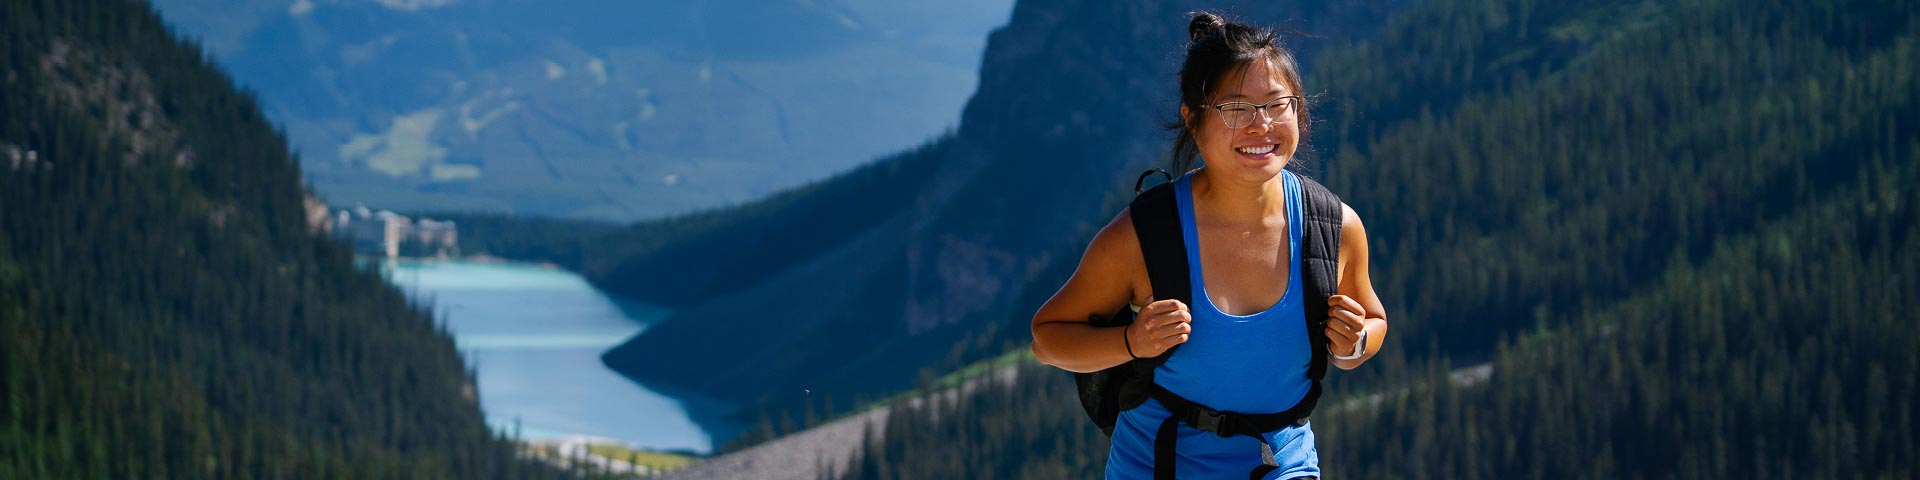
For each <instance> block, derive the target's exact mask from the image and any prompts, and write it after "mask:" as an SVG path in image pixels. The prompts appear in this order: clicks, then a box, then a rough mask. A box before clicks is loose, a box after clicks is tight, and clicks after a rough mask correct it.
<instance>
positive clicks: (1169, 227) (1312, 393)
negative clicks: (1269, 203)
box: [1074, 169, 1343, 478]
mask: <svg viewBox="0 0 1920 480" xmlns="http://www.w3.org/2000/svg"><path fill="white" fill-rule="evenodd" d="M1155 173H1159V174H1161V175H1163V176H1166V177H1167V178H1168V179H1169V180H1170V181H1168V182H1166V183H1161V184H1159V185H1157V186H1155V187H1153V188H1151V189H1147V190H1145V191H1141V186H1142V185H1143V184H1144V183H1145V182H1146V180H1147V178H1148V177H1150V176H1152V175H1153V174H1155ZM1295 177H1297V178H1298V179H1299V181H1300V194H1301V195H1300V198H1301V201H1302V202H1303V205H1302V207H1303V208H1302V209H1301V210H1302V211H1303V212H1304V213H1305V215H1304V216H1305V219H1304V220H1305V221H1306V224H1305V225H1303V227H1304V230H1303V235H1302V236H1301V245H1300V264H1301V268H1302V269H1303V270H1302V271H1301V272H1300V273H1301V279H1302V280H1304V281H1305V282H1306V284H1305V285H1303V286H1302V288H1303V290H1302V291H1303V292H1305V293H1306V298H1305V300H1306V301H1305V302H1304V304H1305V309H1306V322H1307V343H1308V344H1310V345H1312V346H1313V355H1312V356H1311V358H1312V359H1313V360H1312V364H1311V365H1309V366H1308V368H1307V379H1308V380H1310V381H1312V382H1313V384H1312V386H1311V387H1310V389H1309V390H1308V391H1307V395H1306V396H1305V397H1303V398H1301V399H1300V401H1299V403H1296V404H1294V406H1293V407H1292V408H1288V409H1287V410H1285V411H1282V412H1276V413H1267V414H1242V413H1235V412H1220V411H1217V410H1213V409H1210V408H1207V407H1206V406H1205V405H1200V404H1197V403H1194V402H1192V401H1189V400H1186V399H1184V398H1180V396H1179V395H1175V394H1174V393H1173V392H1170V391H1167V390H1166V389H1163V388H1159V387H1158V386H1157V385H1155V384H1154V382H1153V372H1154V369H1155V368H1158V367H1159V366H1160V364H1163V363H1166V361H1167V358H1168V357H1171V356H1172V355H1173V353H1174V352H1175V351H1178V350H1179V348H1180V347H1179V346H1175V347H1174V348H1171V349H1168V350H1167V351H1166V352H1164V353H1161V354H1160V356H1157V357H1151V358H1140V359H1135V360H1132V361H1128V362H1127V363H1123V364H1120V365H1116V366H1113V367H1111V368H1108V369H1105V370H1101V371H1097V372H1092V373H1076V374H1074V383H1075V384H1077V386H1078V387H1079V393H1080V406H1081V407H1082V408H1084V409H1085V410H1086V412H1087V416H1088V417H1089V418H1092V419H1093V422H1094V424H1095V425H1097V426H1099V427H1100V431H1101V432H1104V433H1106V434H1107V436H1113V426H1114V423H1115V422H1117V421H1118V420H1119V416H1120V412H1121V411H1123V410H1129V409H1132V408H1134V407H1138V406H1140V404H1141V403H1144V402H1146V400H1147V398H1154V399H1156V400H1159V401H1160V403H1161V404H1162V405H1163V406H1166V407H1167V409H1168V411H1171V412H1173V415H1171V416H1169V417H1168V418H1167V420H1166V421H1165V422H1163V423H1162V424H1161V426H1160V430H1159V432H1158V433H1157V438H1156V439H1155V442H1154V459H1155V461H1154V470H1155V477H1156V478H1172V476H1173V460H1172V454H1173V451H1174V441H1173V440H1174V439H1175V435H1174V434H1173V432H1175V431H1177V427H1178V424H1177V423H1176V422H1184V423H1186V424H1187V425H1188V426H1190V427H1193V428H1196V429H1200V430H1204V431H1209V432H1213V433H1216V434H1218V435H1220V436H1222V437H1226V436H1232V435H1252V436H1258V435H1259V434H1260V433H1264V432H1270V431H1273V430H1278V429H1280V428H1284V427H1286V426H1288V425H1292V424H1300V423H1304V421H1305V420H1306V418H1307V415H1308V414H1310V413H1312V412H1313V408H1314V406H1315V405H1316V404H1317V403H1319V400H1320V380H1321V379H1322V378H1324V377H1326V372H1327V334H1326V326H1327V302H1326V299H1327V298H1328V297H1331V296H1333V295H1334V294H1335V293H1337V292H1338V286H1339V284H1340V283H1339V279H1340V272H1339V261H1340V227H1341V224H1342V217H1343V215H1342V209H1341V205H1340V197H1338V196H1335V195H1334V194H1333V192H1331V191H1328V190H1327V189H1326V187H1323V186H1321V185H1320V184H1319V183H1318V182H1314V181H1313V180H1312V179H1309V178H1307V177H1306V176H1305V175H1299V174H1295ZM1172 178H1173V175H1172V174H1171V173H1168V172H1166V171H1165V170H1160V169H1153V170H1148V171H1146V172H1144V173H1141V174H1140V179H1139V180H1138V181H1136V182H1135V183H1134V193H1135V196H1134V199H1133V202H1132V203H1131V204H1129V205H1128V206H1127V210H1128V212H1129V213H1130V216H1132V218H1133V229H1134V233H1135V235H1136V236H1138V238H1139V240H1140V252H1141V256H1142V257H1143V260H1145V262H1146V266H1147V278H1148V280H1149V281H1150V282H1151V283H1152V285H1153V287H1152V288H1153V298H1155V299H1177V300H1180V301H1181V302H1183V303H1186V304H1187V305H1192V304H1193V286H1192V285H1191V281H1190V278H1189V277H1188V275H1189V266H1188V264H1187V248H1186V238H1185V237H1184V236H1183V235H1182V233H1181V228H1180V207H1179V200H1178V199H1177V198H1175V197H1174V185H1173V182H1172V181H1171V179H1172ZM1087 320H1088V322H1089V323H1092V324H1093V325H1094V326H1096V327H1119V326H1125V325H1131V324H1132V323H1133V321H1134V312H1133V310H1132V308H1130V307H1128V306H1123V307H1121V308H1120V310H1119V311H1117V312H1114V313H1113V314H1112V315H1107V316H1104V317H1102V316H1099V315H1093V316H1090V317H1089V318H1088V319H1087Z"/></svg>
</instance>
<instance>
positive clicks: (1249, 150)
mask: <svg viewBox="0 0 1920 480" xmlns="http://www.w3.org/2000/svg"><path fill="white" fill-rule="evenodd" d="M1273 147H1274V146H1273V145H1267V146H1261V147H1240V148H1237V149H1235V150H1239V151H1240V153H1245V154H1248V155H1266V154H1267V152H1271V151H1273Z"/></svg>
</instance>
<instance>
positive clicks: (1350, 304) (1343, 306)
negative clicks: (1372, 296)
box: [1327, 295, 1367, 357]
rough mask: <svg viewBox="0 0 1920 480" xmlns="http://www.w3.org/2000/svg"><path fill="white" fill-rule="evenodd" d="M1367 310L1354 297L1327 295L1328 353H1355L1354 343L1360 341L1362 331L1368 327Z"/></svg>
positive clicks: (1338, 354) (1341, 354)
mask: <svg viewBox="0 0 1920 480" xmlns="http://www.w3.org/2000/svg"><path fill="white" fill-rule="evenodd" d="M1366 311H1367V310H1366V309H1365V308H1362V307H1361V306H1360V301H1358V300H1354V299H1353V297H1349V296H1346V295H1334V296H1331V297H1327V340H1328V342H1327V343H1328V344H1329V345H1327V352H1328V353H1331V354H1333V355H1336V356H1342V357H1344V356H1348V355H1352V354H1353V344H1354V343H1357V342H1359V341H1360V331H1362V330H1366V328H1367V316H1366Z"/></svg>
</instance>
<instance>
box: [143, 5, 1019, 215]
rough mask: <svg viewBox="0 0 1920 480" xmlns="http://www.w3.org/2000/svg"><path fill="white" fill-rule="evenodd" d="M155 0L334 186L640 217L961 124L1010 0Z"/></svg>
mask: <svg viewBox="0 0 1920 480" xmlns="http://www.w3.org/2000/svg"><path fill="white" fill-rule="evenodd" d="M153 3H154V5H155V6H156V8H157V9H158V10H159V11H160V12H161V14H162V15H163V16H165V17H166V19H167V20H168V21H169V24H170V25H173V26H175V27H176V30H177V31H180V32H182V33H183V34H184V35H186V36H188V37H190V38H197V39H200V40H201V41H202V42H203V43H204V44H205V45H206V46H207V49H208V50H209V52H210V53H211V54H212V56H213V57H214V58H215V59H216V60H217V61H218V62H219V63H220V64H221V65H222V66H223V67H225V68H226V69H227V70H228V71H230V72H232V74H233V76H234V78H235V79H236V80H238V81H239V82H240V83H241V85H243V86H245V87H248V88H251V89H253V90H254V91H256V92H258V93H259V94H260V100H261V103H262V107H263V108H264V109H265V110H266V112H267V114H268V118H270V119H272V120H273V121H275V122H277V123H279V124H281V125H284V126H285V127H284V128H285V129H286V131H287V134H288V138H289V140H290V141H291V143H292V144H293V146H294V147H295V150H296V151H298V152H300V154H301V159H302V162H301V163H302V165H301V166H302V171H303V172H304V173H305V174H306V177H307V178H308V179H309V180H310V181H312V182H313V185H314V189H315V191H316V193H317V194H318V196H320V197H321V198H322V200H325V201H327V202H330V203H333V204H335V205H337V206H350V205H353V204H354V203H356V202H364V203H366V204H367V205H370V206H374V207H376V208H388V209H394V210H403V211H417V210H423V209H431V210H459V211H484V212H493V213H511V214H516V215H523V216H542V217H564V218H581V219H593V220H600V221H622V222H628V221H634V220H639V219H650V218H658V217H662V216H666V215H670V214H675V213H680V212H686V211H690V210H694V209H701V208H717V207H722V206H728V205H733V204H737V203H742V202H746V201H749V200H752V199H757V198H760V197H764V196H766V195H768V194H770V193H773V192H777V191H780V190H784V189H789V188H793V187H795V186H798V185H801V184H804V183H806V182H809V181H813V180H818V179H821V178H825V177H828V176H831V175H835V174H839V173H843V172H845V171H847V170H850V169H852V168H854V167H856V166H858V165H861V164H864V163H866V162H868V161H870V160H872V159H874V158H876V157H879V156H882V155H885V154H887V153H889V152H891V151H895V150H898V149H900V148H902V147H903V146H907V145H912V144H914V143H915V142H919V141H921V140H924V139H926V138H929V137H932V136H934V135H938V134H939V133H940V132H942V131H945V130H947V129H950V128H952V126H953V122H954V119H955V118H956V117H957V116H958V114H959V112H960V108H961V106H962V105H963V104H964V103H965V102H966V100H967V94H969V93H971V92H972V91H973V88H974V85H975V82H976V81H977V78H978V75H977V69H978V68H979V65H980V52H981V49H982V47H983V45H984V43H985V40H986V33H987V31H988V30H990V29H992V28H993V27H995V26H998V25H1000V24H1002V23H1004V22H1006V18H1007V12H1008V10H1009V8H1010V7H1011V5H1012V3H1013V2H1012V0H989V1H975V2H929V1H914V2H899V1H892V0H831V1H799V0H690V1H674V2H624V1H611V2H609V1H599V2H563V3H559V4H555V3H554V2H548V1H529V0H438V1H427V2H419V1H378V2H376V1H363V0H354V1H338V0H302V1H298V2H296V1H294V0H154V1H153ZM873 65H884V66H885V68H870V66H873ZM848 85H859V86H860V88H857V89H849V88H846V86H848Z"/></svg>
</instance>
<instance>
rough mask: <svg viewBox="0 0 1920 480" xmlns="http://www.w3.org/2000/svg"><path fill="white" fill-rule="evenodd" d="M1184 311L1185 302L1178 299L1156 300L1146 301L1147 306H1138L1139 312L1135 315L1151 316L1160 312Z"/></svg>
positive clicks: (1185, 309) (1185, 307)
mask: <svg viewBox="0 0 1920 480" xmlns="http://www.w3.org/2000/svg"><path fill="white" fill-rule="evenodd" d="M1184 311H1187V304H1185V303H1181V302H1180V301H1179V300H1173V299H1167V300H1157V301H1150V302H1147V306H1144V307H1140V313H1138V314H1136V316H1137V317H1139V318H1153V316H1154V315H1159V314H1162V313H1167V312H1184Z"/></svg>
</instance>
